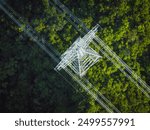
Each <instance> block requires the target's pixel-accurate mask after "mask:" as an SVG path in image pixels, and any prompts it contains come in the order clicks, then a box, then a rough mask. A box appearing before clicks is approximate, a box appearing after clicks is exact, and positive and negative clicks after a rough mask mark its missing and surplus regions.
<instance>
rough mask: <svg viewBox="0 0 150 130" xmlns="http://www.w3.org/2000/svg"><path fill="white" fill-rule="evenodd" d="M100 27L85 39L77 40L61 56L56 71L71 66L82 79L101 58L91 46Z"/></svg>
mask: <svg viewBox="0 0 150 130" xmlns="http://www.w3.org/2000/svg"><path fill="white" fill-rule="evenodd" d="M98 27H99V25H96V26H95V27H94V28H93V29H92V30H90V31H89V32H88V33H87V34H86V35H85V36H84V37H83V38H81V37H79V38H77V40H76V41H75V42H74V43H73V44H72V45H71V46H70V47H69V48H68V49H67V51H66V52H64V53H63V54H62V55H61V61H60V63H59V64H58V65H57V66H56V68H55V69H56V70H59V71H60V70H61V69H64V68H66V67H67V66H69V67H70V68H71V69H72V70H73V71H74V72H75V73H76V74H77V75H79V76H80V77H82V76H83V75H85V73H86V72H87V70H88V69H89V68H90V67H91V66H92V65H94V64H95V63H96V62H97V61H98V59H99V58H100V57H101V56H100V55H99V54H98V53H97V52H96V51H95V50H93V49H92V48H91V47H90V46H89V45H90V43H91V42H92V41H93V39H94V37H95V36H96V32H97V29H98Z"/></svg>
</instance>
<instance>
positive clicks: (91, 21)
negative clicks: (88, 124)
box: [0, 0, 150, 112]
mask: <svg viewBox="0 0 150 130" xmlns="http://www.w3.org/2000/svg"><path fill="white" fill-rule="evenodd" d="M6 2H7V3H8V4H9V5H10V6H11V7H12V8H13V9H14V10H15V11H16V12H18V14H19V15H20V16H22V17H23V18H25V19H26V21H27V22H28V23H29V24H30V25H31V26H32V27H33V28H34V29H35V30H36V31H37V33H38V34H39V35H40V36H41V37H43V38H44V39H46V41H48V42H49V44H53V46H54V47H55V48H56V50H58V51H59V52H60V53H63V52H64V51H65V50H66V49H67V48H68V47H69V46H70V45H71V44H72V43H73V42H74V41H75V39H76V38H77V37H78V36H79V35H80V33H79V32H78V31H77V30H75V28H74V27H73V26H72V25H71V24H70V23H69V22H68V21H66V20H65V18H64V17H65V15H64V14H63V13H59V12H58V11H56V9H55V8H54V7H53V6H52V5H50V4H49V2H48V0H6ZM61 2H62V3H64V4H65V5H66V6H67V7H68V8H69V9H70V10H71V11H72V12H73V13H74V14H75V15H76V16H77V17H78V18H79V19H80V20H82V21H83V22H84V23H85V24H86V26H87V27H88V28H92V27H93V26H95V25H96V24H97V23H99V24H100V25H101V27H102V29H100V30H99V33H98V35H99V36H100V38H101V39H103V40H104V41H105V43H106V44H107V45H108V46H109V47H110V48H111V49H113V51H114V52H115V53H116V54H117V55H119V56H120V57H121V58H122V59H123V60H124V61H125V62H126V63H127V64H128V65H129V66H130V67H131V68H132V69H133V70H134V71H135V72H136V73H137V74H138V75H139V76H140V77H141V78H142V79H143V80H144V81H146V83H147V84H149V85H150V11H149V10H150V1H149V0H64V1H62V0H61ZM101 55H102V54H101ZM102 56H103V55H102ZM56 65H57V64H56V63H55V62H54V61H53V60H52V59H51V58H49V57H48V56H47V54H46V53H45V52H44V51H43V50H42V49H40V48H39V47H38V46H37V45H36V44H35V42H34V41H32V39H31V38H29V37H27V36H26V35H25V34H24V33H23V32H22V29H21V28H18V27H17V26H16V25H15V23H14V22H13V21H12V20H11V19H10V18H9V17H8V16H7V15H6V14H4V12H3V11H2V10H0V112H106V111H105V109H104V108H102V107H101V106H100V105H99V104H98V103H97V102H96V101H95V100H94V99H93V98H92V97H91V96H89V95H87V93H86V92H85V91H84V90H82V89H81V88H80V86H78V85H77V84H76V83H75V82H74V81H73V80H72V79H71V78H70V77H69V76H67V75H66V78H67V79H68V80H69V81H70V82H71V84H73V86H75V87H72V85H70V84H69V83H68V82H66V81H65V79H63V78H62V76H61V75H59V74H58V73H56V71H54V67H55V66H56ZM64 75H65V74H64ZM86 76H87V78H88V79H89V81H90V82H91V83H92V84H93V85H94V87H95V88H97V89H98V90H99V91H100V92H102V93H103V94H104V96H106V97H107V98H108V99H109V100H110V101H111V102H112V103H113V104H114V105H115V106H116V107H117V108H118V109H119V110H120V111H121V112H150V100H149V99H148V98H147V97H146V96H145V95H144V94H143V93H142V92H141V91H140V90H139V89H137V87H136V86H135V85H134V84H133V83H132V82H131V81H130V80H128V79H127V78H126V77H125V76H124V74H122V73H121V72H120V71H119V70H118V69H117V68H116V67H115V66H114V65H113V64H112V63H111V62H110V61H109V60H108V59H107V58H106V57H104V56H103V58H102V59H101V60H100V61H99V62H98V63H96V64H95V65H94V66H93V67H91V68H90V70H89V71H88V72H87V75H86Z"/></svg>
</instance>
